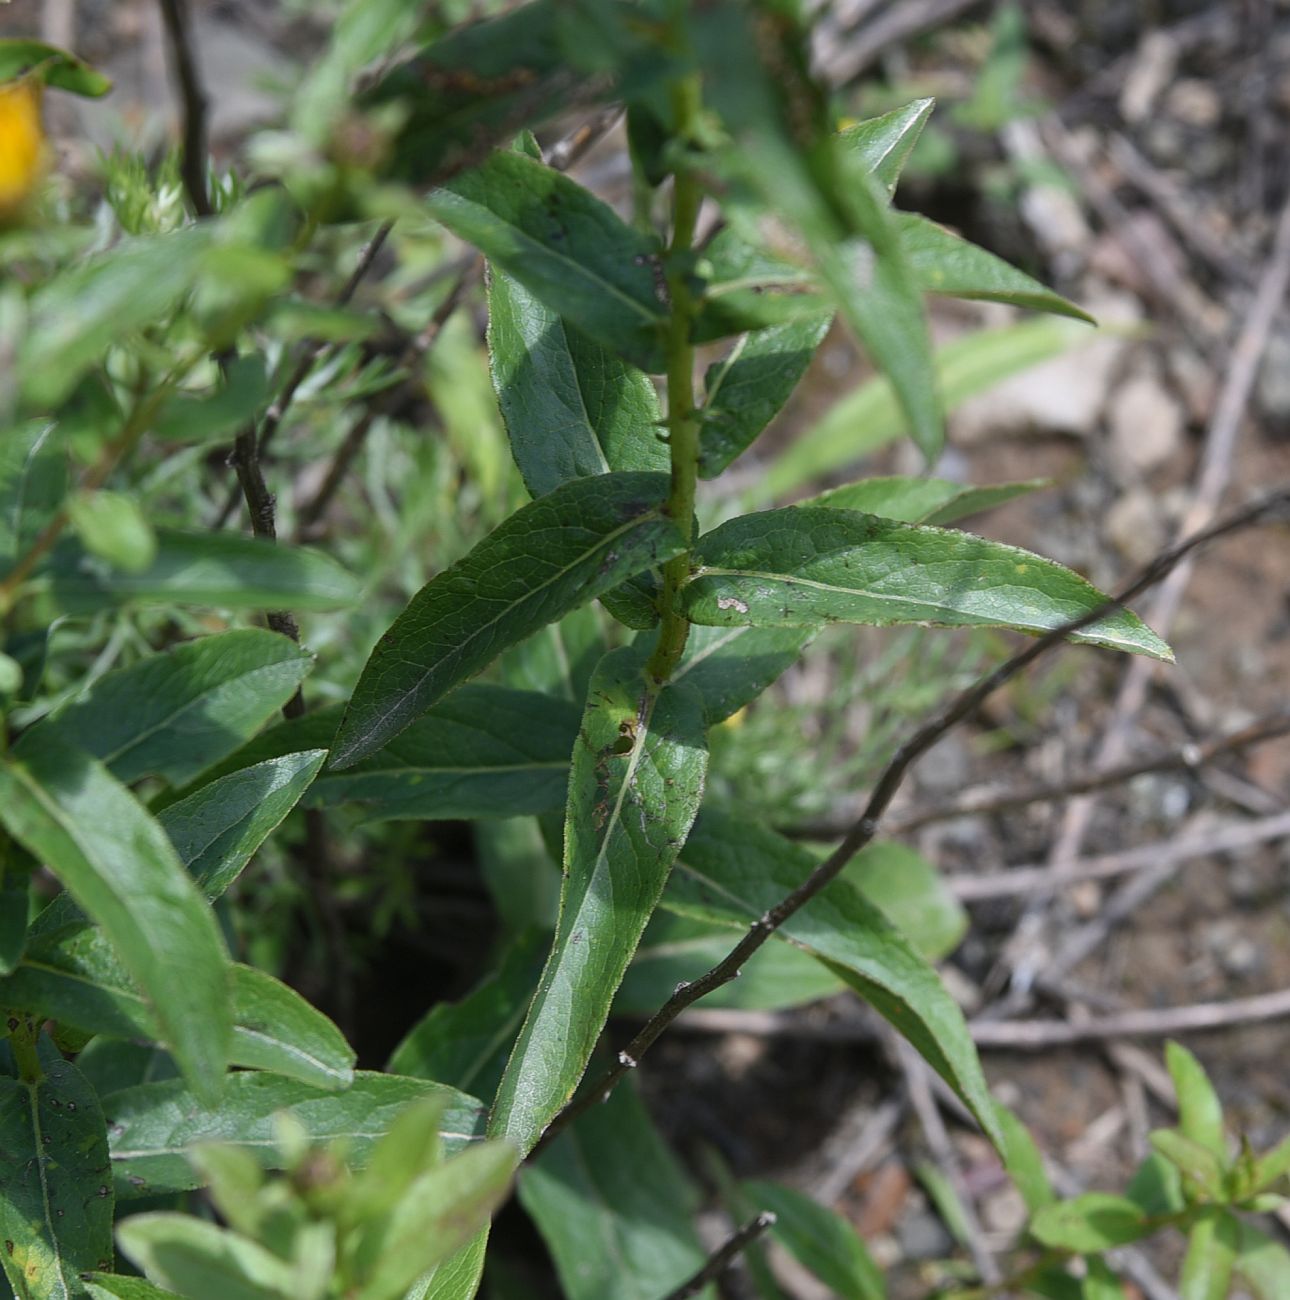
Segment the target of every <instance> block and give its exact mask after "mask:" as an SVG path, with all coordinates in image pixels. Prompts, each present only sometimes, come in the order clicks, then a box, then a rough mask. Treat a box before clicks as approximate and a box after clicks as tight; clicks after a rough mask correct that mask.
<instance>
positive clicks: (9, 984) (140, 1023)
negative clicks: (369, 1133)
mask: <svg viewBox="0 0 1290 1300" xmlns="http://www.w3.org/2000/svg"><path fill="white" fill-rule="evenodd" d="M231 996H232V1016H233V1037H232V1044H231V1047H230V1049H229V1060H230V1062H231V1063H232V1064H234V1065H240V1066H246V1067H249V1068H251V1069H257V1070H269V1071H273V1072H274V1073H277V1074H283V1075H287V1076H288V1077H290V1078H293V1079H301V1080H303V1081H304V1082H306V1083H311V1084H314V1085H315V1086H317V1087H320V1088H345V1087H348V1086H349V1084H350V1082H351V1081H352V1079H353V1073H354V1069H353V1067H354V1052H353V1049H352V1048H351V1047H350V1046H349V1044H348V1043H346V1042H345V1039H344V1037H343V1035H342V1034H341V1032H340V1030H338V1029H337V1028H336V1026H335V1025H334V1024H332V1022H331V1021H330V1020H328V1019H327V1017H326V1016H324V1015H323V1014H322V1012H321V1011H318V1010H316V1009H315V1008H314V1007H311V1006H310V1005H309V1003H308V1002H306V1001H305V1000H304V998H302V997H301V996H300V994H298V993H297V992H295V990H294V989H290V988H288V987H287V986H286V985H285V984H282V983H280V982H279V981H278V980H276V979H274V978H273V976H272V975H269V974H267V973H266V972H264V971H258V970H255V969H253V968H252V967H249V966H241V965H235V966H233V968H232V995H231ZM0 1002H3V1003H4V1005H7V1006H12V1007H15V1008H20V1009H22V1010H25V1011H28V1012H31V1013H33V1014H37V1015H40V1016H43V1017H47V1018H49V1019H52V1020H57V1021H58V1022H59V1023H60V1024H63V1025H68V1026H71V1027H73V1028H77V1029H82V1030H85V1031H86V1032H87V1033H97V1034H106V1035H109V1036H113V1037H118V1038H131V1039H133V1038H146V1039H160V1038H162V1037H163V1036H162V1035H161V1033H160V1032H159V1028H160V1027H159V1025H158V1023H157V1017H156V1015H155V1014H154V1012H153V1010H152V1008H151V1006H150V1005H149V1003H148V1000H147V999H146V998H144V996H143V995H142V994H141V993H140V991H139V988H138V985H137V984H136V983H135V982H134V981H133V980H132V979H131V978H130V976H129V974H128V973H127V972H126V970H125V968H124V966H123V965H122V963H121V961H120V960H119V959H118V957H117V955H116V954H115V953H114V952H113V950H112V948H111V946H110V945H109V944H108V942H107V939H106V938H105V937H104V935H103V932H102V931H101V930H99V929H98V928H97V927H96V926H92V925H86V924H75V923H74V924H72V925H68V926H64V927H63V928H62V929H60V930H56V931H54V932H52V933H46V934H42V935H40V936H39V937H37V938H34V939H33V940H32V941H31V943H30V944H29V945H28V948H27V951H26V953H25V954H24V956H23V959H22V961H21V962H20V963H19V964H18V967H17V969H16V970H15V971H14V972H13V974H12V975H10V976H9V977H7V978H6V979H4V980H3V981H0Z"/></svg>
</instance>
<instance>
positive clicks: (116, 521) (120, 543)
mask: <svg viewBox="0 0 1290 1300" xmlns="http://www.w3.org/2000/svg"><path fill="white" fill-rule="evenodd" d="M67 518H68V521H69V522H70V524H71V526H72V528H73V529H74V530H75V532H76V534H77V536H79V537H80V539H81V542H82V543H83V544H84V546H85V549H86V550H87V551H88V552H89V553H90V554H91V555H93V556H94V557H95V558H96V559H100V560H102V561H103V562H104V563H105V564H108V565H110V566H111V567H112V568H114V569H120V570H122V571H123V572H125V573H142V572H143V571H144V570H145V569H147V568H149V567H150V566H151V565H152V564H153V563H154V562H155V561H156V558H157V535H156V533H154V532H153V530H152V525H151V524H150V523H149V522H148V519H147V516H146V515H145V514H144V513H143V511H142V509H141V508H140V506H139V503H138V502H137V501H136V500H135V499H134V498H133V497H131V496H127V495H125V494H124V493H121V492H109V491H106V490H105V489H99V490H98V491H95V492H89V491H79V492H74V493H72V495H71V496H69V497H68V498H67Z"/></svg>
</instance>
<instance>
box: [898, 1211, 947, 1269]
mask: <svg viewBox="0 0 1290 1300" xmlns="http://www.w3.org/2000/svg"><path fill="white" fill-rule="evenodd" d="M896 1237H897V1239H898V1240H899V1242H900V1250H901V1253H902V1254H903V1255H904V1257H905V1258H906V1259H941V1258H943V1257H944V1256H946V1255H948V1254H949V1253H950V1252H951V1251H952V1250H953V1249H954V1238H953V1237H951V1236H950V1234H949V1233H948V1232H947V1231H946V1230H945V1225H944V1224H943V1223H942V1222H941V1221H940V1219H939V1218H937V1216H936V1215H935V1214H934V1213H933V1212H932V1211H931V1210H917V1211H915V1212H913V1213H910V1214H906V1215H905V1217H904V1218H903V1219H902V1220H901V1221H900V1225H899V1226H898V1227H897V1229H896Z"/></svg>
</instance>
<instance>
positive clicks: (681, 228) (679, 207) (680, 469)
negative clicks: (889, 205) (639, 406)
mask: <svg viewBox="0 0 1290 1300" xmlns="http://www.w3.org/2000/svg"><path fill="white" fill-rule="evenodd" d="M672 100H673V107H674V109H675V111H676V119H677V130H678V133H679V135H680V137H681V139H682V140H686V139H689V138H690V137H691V135H692V134H693V130H694V127H695V125H696V123H697V119H698V115H699V104H700V87H699V79H698V77H697V76H691V77H686V78H685V79H684V80H683V81H680V82H678V83H677V85H676V87H675V88H674V91H673V96H672ZM674 185H675V188H674V191H673V199H672V205H673V207H672V211H673V217H672V242H671V243H670V244H669V246H668V256H667V285H668V292H669V294H670V296H671V300H672V319H671V324H670V327H669V332H668V341H667V429H668V444H669V446H670V447H671V451H672V487H671V491H670V492H669V494H668V501H667V510H668V514H669V515H671V517H672V520H673V522H675V524H676V526H677V527H678V528H679V529H680V530H681V535H682V537H684V538H685V542H686V549H685V550H684V551H682V552H681V554H680V555H678V556H676V558H675V559H672V560H669V561H668V562H667V564H666V565H665V566H664V568H663V592H662V599H661V605H662V609H661V613H662V622H661V625H660V627H659V631H658V644H657V645H656V646H655V648H654V653H653V655H651V656H650V661H649V665H648V671H649V674H650V676H651V677H653V678H654V680H655V681H657V682H664V681H666V680H667V679H668V677H670V676H671V674H672V671H673V670H674V669H675V668H676V666H677V664H679V663H680V662H681V656H682V654H684V653H685V643H686V639H687V638H688V637H689V634H690V623H689V620H688V619H686V617H685V616H684V615H683V614H682V613H681V612H680V608H679V606H680V600H679V597H680V592H681V587H682V585H683V584H684V582H685V580H686V578H688V577H689V574H690V551H689V544H690V542H691V540H692V538H693V533H694V494H695V487H696V485H697V483H698V477H699V417H698V412H697V410H696V409H695V405H694V344H693V342H691V339H690V335H691V333H692V331H693V325H694V314H695V311H696V309H697V304H696V302H695V299H694V294H693V292H692V291H691V289H690V282H689V269H688V266H687V262H688V254H689V253H690V250H691V249H692V248H693V247H694V232H695V228H696V227H697V225H698V221H699V208H700V206H701V205H702V203H703V191H702V189H701V187H700V185H699V182H698V179H697V177H696V176H695V175H694V173H693V172H692V171H690V170H689V169H688V168H681V169H680V170H678V171H677V173H676V178H675V182H674Z"/></svg>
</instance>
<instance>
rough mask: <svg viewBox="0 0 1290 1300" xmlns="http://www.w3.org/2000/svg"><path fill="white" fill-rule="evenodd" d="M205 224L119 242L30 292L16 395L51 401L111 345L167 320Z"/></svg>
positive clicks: (193, 273)
mask: <svg viewBox="0 0 1290 1300" xmlns="http://www.w3.org/2000/svg"><path fill="white" fill-rule="evenodd" d="M212 239H213V230H212V229H211V228H210V225H209V223H206V222H203V223H200V224H198V225H191V226H183V227H181V228H180V229H178V230H174V231H170V232H169V233H167V234H162V235H148V236H146V237H140V238H138V239H132V240H126V241H124V242H122V243H120V244H118V245H117V246H116V247H114V248H112V249H109V250H108V251H107V252H104V253H100V254H98V255H97V256H96V257H93V258H90V259H89V260H88V261H81V262H77V263H75V264H73V265H72V266H71V267H70V268H69V269H67V270H64V271H62V272H61V273H59V274H57V275H55V276H53V277H52V278H50V279H48V280H46V281H45V283H44V284H42V285H41V287H40V288H39V289H38V290H37V291H36V292H35V294H34V295H33V296H32V298H31V303H30V306H29V308H28V317H27V330H26V333H25V334H24V336H23V341H22V346H21V349H20V351H19V356H18V374H19V375H21V377H22V395H23V396H24V397H25V398H26V399H27V401H28V402H30V403H31V405H32V406H34V407H37V408H45V409H50V408H52V407H55V406H57V405H58V404H59V403H60V402H61V401H62V400H63V399H64V398H65V397H66V396H67V395H68V394H69V393H70V392H71V391H72V390H73V389H74V388H75V387H76V383H77V381H78V380H79V379H80V377H81V376H82V375H83V374H84V373H85V372H86V371H87V370H88V369H89V368H90V367H91V366H93V365H94V364H95V363H97V362H98V360H99V359H100V358H101V357H102V356H103V354H104V353H105V352H106V351H107V350H108V348H109V347H111V346H112V345H113V344H114V343H117V342H119V341H120V340H121V339H122V338H123V337H125V336H128V335H129V334H130V333H131V332H133V331H134V330H137V329H141V328H143V327H144V326H147V325H155V324H156V323H157V322H158V321H162V320H164V319H165V318H166V316H167V315H168V313H169V312H171V311H172V310H173V309H174V308H175V307H176V306H177V305H178V304H179V303H180V302H181V301H182V300H183V299H184V297H185V296H186V295H187V294H188V292H189V290H190V289H191V288H192V286H193V284H194V282H195V281H196V278H197V276H198V273H199V271H200V270H201V265H202V259H203V257H204V256H205V254H206V251H207V250H208V249H209V248H210V246H211V243H212Z"/></svg>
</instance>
